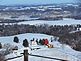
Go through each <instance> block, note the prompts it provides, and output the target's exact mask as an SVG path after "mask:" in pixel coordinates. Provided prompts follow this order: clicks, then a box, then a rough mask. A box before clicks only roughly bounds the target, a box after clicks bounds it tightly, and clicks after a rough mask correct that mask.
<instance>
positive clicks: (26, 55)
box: [24, 49, 28, 61]
mask: <svg viewBox="0 0 81 61" xmlns="http://www.w3.org/2000/svg"><path fill="white" fill-rule="evenodd" d="M24 61H28V50H27V49H26V50H24Z"/></svg>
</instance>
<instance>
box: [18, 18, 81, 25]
mask: <svg viewBox="0 0 81 61" xmlns="http://www.w3.org/2000/svg"><path fill="white" fill-rule="evenodd" d="M18 24H30V25H41V24H48V25H74V24H75V25H76V24H81V20H75V19H69V18H64V19H63V20H56V21H53V20H52V21H45V20H35V21H24V22H19V23H18Z"/></svg>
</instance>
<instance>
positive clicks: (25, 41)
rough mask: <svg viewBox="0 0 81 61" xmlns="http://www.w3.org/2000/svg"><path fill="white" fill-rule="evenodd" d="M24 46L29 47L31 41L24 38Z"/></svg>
mask: <svg viewBox="0 0 81 61" xmlns="http://www.w3.org/2000/svg"><path fill="white" fill-rule="evenodd" d="M23 46H24V47H28V46H29V43H28V40H27V39H25V40H23Z"/></svg>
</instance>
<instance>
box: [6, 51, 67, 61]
mask: <svg viewBox="0 0 81 61" xmlns="http://www.w3.org/2000/svg"><path fill="white" fill-rule="evenodd" d="M21 54H23V55H24V61H29V60H28V56H34V57H40V58H46V59H53V60H59V61H68V60H64V59H59V58H53V57H46V56H40V55H33V54H29V53H28V50H24V53H21ZM23 55H21V56H17V57H13V58H8V59H6V60H5V61H8V60H12V59H16V58H20V57H22V56H23Z"/></svg>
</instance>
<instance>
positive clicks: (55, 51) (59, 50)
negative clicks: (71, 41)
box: [0, 33, 81, 61]
mask: <svg viewBox="0 0 81 61" xmlns="http://www.w3.org/2000/svg"><path fill="white" fill-rule="evenodd" d="M14 36H17V37H18V38H19V40H20V41H19V43H14V42H13V39H14ZM14 36H7V37H0V42H1V43H3V44H5V43H10V44H11V45H17V46H18V48H19V49H18V50H17V51H14V52H13V53H11V54H9V55H7V56H6V58H12V57H16V56H20V55H21V54H20V53H23V50H24V49H25V48H24V47H23V46H22V42H23V40H24V39H28V41H29V42H30V40H31V39H33V38H35V39H43V38H44V39H45V38H47V39H48V40H49V43H50V44H52V45H53V46H54V48H47V47H46V46H40V45H35V46H31V45H30V46H29V47H30V48H37V47H39V48H40V49H38V50H30V49H28V50H29V53H30V54H34V55H41V56H46V57H52V58H59V59H65V60H68V61H81V52H78V51H75V50H73V49H72V48H70V46H68V45H65V44H63V45H62V44H60V43H59V42H58V41H53V42H50V40H51V37H53V36H51V35H46V34H36V33H26V34H20V35H14ZM15 52H16V53H15ZM8 61H23V56H22V57H21V58H17V59H13V60H8ZM29 61H57V60H53V59H46V58H39V57H33V56H29Z"/></svg>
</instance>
